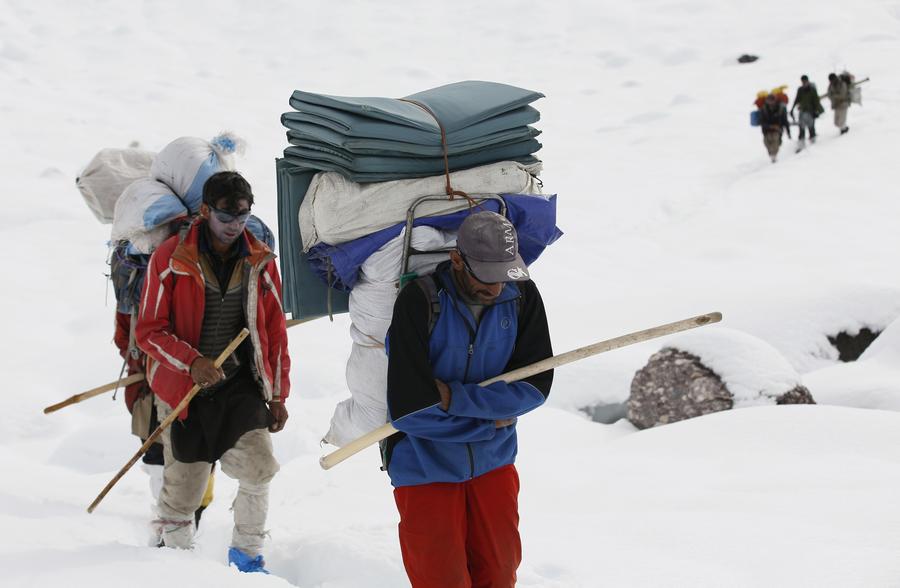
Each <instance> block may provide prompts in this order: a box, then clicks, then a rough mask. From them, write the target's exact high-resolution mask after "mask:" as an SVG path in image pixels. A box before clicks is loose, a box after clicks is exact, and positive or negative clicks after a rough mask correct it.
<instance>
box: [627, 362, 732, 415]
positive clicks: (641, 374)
mask: <svg viewBox="0 0 900 588" xmlns="http://www.w3.org/2000/svg"><path fill="white" fill-rule="evenodd" d="M733 404H734V402H733V400H732V396H731V393H730V392H729V391H728V389H727V388H726V387H725V384H724V383H723V382H722V379H721V378H719V376H718V375H716V374H715V372H713V371H712V370H711V369H709V368H708V367H706V366H705V365H703V363H702V362H701V361H700V358H699V357H697V356H695V355H691V354H690V353H686V352H684V351H679V350H678V349H672V348H668V347H667V348H665V349H663V350H661V351H659V352H658V353H655V354H654V355H653V356H651V357H650V360H649V361H648V362H647V365H645V366H644V367H642V368H641V369H639V370H638V371H637V373H636V374H635V375H634V379H633V380H631V395H630V396H629V398H628V420H629V421H631V422H632V424H634V426H636V427H637V428H639V429H646V428H648V427H653V426H656V425H662V424H667V423H674V422H677V421H681V420H684V419H689V418H691V417H696V416H701V415H704V414H709V413H711V412H718V411H720V410H728V409H729V408H731V407H732V405H733Z"/></svg>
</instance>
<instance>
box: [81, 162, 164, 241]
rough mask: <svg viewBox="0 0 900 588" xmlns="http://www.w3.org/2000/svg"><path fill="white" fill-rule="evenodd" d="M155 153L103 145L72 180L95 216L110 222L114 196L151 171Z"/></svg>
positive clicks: (117, 196)
mask: <svg viewBox="0 0 900 588" xmlns="http://www.w3.org/2000/svg"><path fill="white" fill-rule="evenodd" d="M155 155H156V154H155V153H153V152H152V151H144V150H142V149H103V150H101V151H100V152H99V153H97V155H95V156H94V158H93V159H92V160H91V161H90V163H88V164H87V166H85V168H84V170H82V172H81V174H79V176H78V178H77V179H76V180H75V184H76V185H77V186H78V190H79V191H80V192H81V196H82V197H83V198H84V201H85V202H86V203H87V205H88V208H90V209H91V212H93V213H94V216H95V217H97V220H99V221H100V222H101V223H103V224H106V225H108V224H109V223H111V222H113V217H114V211H115V208H116V200H118V199H119V196H120V195H121V194H122V191H124V190H125V188H127V187H128V186H129V185H130V184H131V183H132V182H134V181H135V180H137V179H140V178H146V177H148V176H149V175H150V165H151V163H153V158H154V157H155Z"/></svg>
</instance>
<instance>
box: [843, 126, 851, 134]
mask: <svg viewBox="0 0 900 588" xmlns="http://www.w3.org/2000/svg"><path fill="white" fill-rule="evenodd" d="M849 130H850V127H844V128H843V129H841V134H842V135H845V134H846V133H847V131H849Z"/></svg>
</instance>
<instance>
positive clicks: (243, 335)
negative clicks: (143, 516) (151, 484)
mask: <svg viewBox="0 0 900 588" xmlns="http://www.w3.org/2000/svg"><path fill="white" fill-rule="evenodd" d="M249 334H250V331H248V330H247V329H246V328H244V329H241V332H240V333H238V335H237V337H235V338H234V339H232V341H231V343H229V344H228V347H226V348H225V350H224V351H222V353H220V354H219V357H217V358H216V361H215V366H216V367H217V368H218V367H222V364H223V363H225V360H226V359H228V356H229V355H231V354H232V353H234V351H235V349H237V347H238V345H240V344H241V342H242V341H243V340H244V339H245V338H246V337H247V335H249ZM199 391H200V385H199V384H194V386H193V387H192V388H191V390H190V392H188V393H187V396H185V397H184V398H183V399H182V400H181V402H179V403H178V406H176V407H175V408H173V409H172V412H171V413H170V414H169V416H167V417H166V418H165V419H164V420H163V422H161V423H160V424H159V426H158V427H156V430H155V431H153V433H151V434H150V436H149V437H147V440H146V441H144V444H143V445H141V448H140V449H138V450H137V453H135V454H134V456H133V457H132V458H131V459H130V460H128V463H126V464H125V465H124V466H122V469H120V470H119V473H117V474H116V475H115V476H113V479H112V480H110V481H109V484H107V485H106V487H105V488H104V489H103V490H102V491H101V492H100V494H98V495H97V498H95V499H94V502H92V503H91V505H90V506H89V507H88V509H87V511H88V512H89V513H92V512H94V509H95V508H97V505H98V504H100V501H101V500H103V498H104V497H105V496H106V495H107V494H108V493H109V491H110V490H112V487H113V486H115V485H116V482H118V481H119V480H120V479H121V478H122V476H124V475H125V473H126V472H127V471H128V470H129V469H131V466H133V465H134V464H135V463H136V462H137V460H139V459H140V458H141V456H142V455H144V453H146V451H147V450H148V449H150V446H151V445H153V444H154V443H155V442H156V440H157V439H158V438H159V436H160V435H162V432H163V431H164V430H165V429H166V427H168V426H169V425H171V424H172V422H173V421H174V420H175V419H177V418H178V415H179V414H181V412H182V411H183V410H184V409H185V408H187V406H188V404H190V402H191V400H192V399H193V398H194V396H196V395H197V392H199Z"/></svg>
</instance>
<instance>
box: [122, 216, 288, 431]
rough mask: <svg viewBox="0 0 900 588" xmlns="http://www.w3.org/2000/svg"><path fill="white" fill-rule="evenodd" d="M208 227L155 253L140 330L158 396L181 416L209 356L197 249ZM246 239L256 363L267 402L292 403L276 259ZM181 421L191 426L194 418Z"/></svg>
mask: <svg viewBox="0 0 900 588" xmlns="http://www.w3.org/2000/svg"><path fill="white" fill-rule="evenodd" d="M201 222H205V221H203V220H202V219H198V220H197V221H195V222H194V224H193V225H191V227H190V229H189V230H188V232H187V234H186V235H185V236H184V239H183V241H182V240H181V236H180V235H175V236H173V237H171V238H169V239H168V240H167V241H165V242H164V243H163V244H162V245H160V246H159V247H158V248H157V249H156V251H155V252H154V253H153V256H152V257H151V258H150V265H149V266H148V267H147V277H146V278H145V280H144V290H143V292H142V294H141V305H140V314H139V315H138V321H137V326H136V327H135V338H136V339H137V344H138V347H140V348H141V350H143V351H144V352H145V353H146V354H147V381H148V382H149V384H150V388H151V389H152V390H153V392H154V393H155V394H156V395H157V396H159V397H160V398H161V399H162V400H164V401H165V402H166V404H168V405H169V406H171V407H173V408H174V407H175V406H176V405H177V404H178V403H179V402H181V400H182V399H183V398H184V397H185V396H187V393H188V392H189V391H190V389H191V387H192V386H193V385H194V381H193V379H191V375H190V368H191V363H192V362H193V361H194V360H195V359H197V358H198V357H200V356H201V354H200V352H199V351H197V345H198V343H199V342H200V330H201V326H202V324H203V312H204V305H205V303H206V298H205V293H204V290H205V287H206V285H205V284H206V283H205V281H204V279H203V272H202V270H201V269H200V254H199V251H198V245H197V241H198V238H199V231H200V228H199V227H200V223H201ZM242 238H243V239H245V241H246V243H247V247H248V249H249V251H250V254H249V256H248V257H247V258H246V261H245V263H249V264H250V278H249V281H248V283H247V284H246V287H247V296H246V299H247V307H246V308H245V309H244V311H245V315H246V317H247V328H248V329H249V330H250V340H251V342H252V343H253V356H254V360H255V363H256V367H257V370H258V372H259V374H260V376H261V377H262V380H263V394H264V396H265V398H266V400H272V399H281V400H284V399H286V398H287V397H288V394H289V392H290V380H289V373H290V368H291V361H290V358H289V357H288V349H287V329H286V327H285V320H284V310H283V309H282V306H281V279H280V278H279V276H278V270H277V268H276V266H275V254H274V253H272V252H271V251H270V250H269V248H268V247H266V245H265V244H263V243H262V242H261V241H259V240H257V239H256V237H254V236H253V235H252V234H250V232H249V231H247V230H246V229H244V234H243V237H242ZM213 359H214V358H213ZM179 416H180V417H181V418H185V417H186V416H187V410H185V411H184V412H182V413H181V415H179Z"/></svg>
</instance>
